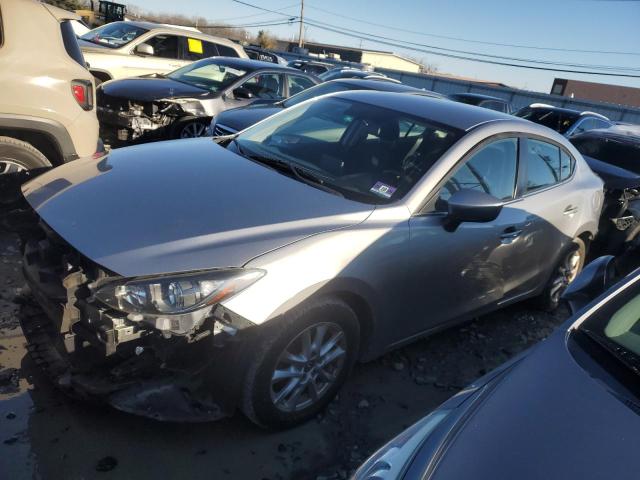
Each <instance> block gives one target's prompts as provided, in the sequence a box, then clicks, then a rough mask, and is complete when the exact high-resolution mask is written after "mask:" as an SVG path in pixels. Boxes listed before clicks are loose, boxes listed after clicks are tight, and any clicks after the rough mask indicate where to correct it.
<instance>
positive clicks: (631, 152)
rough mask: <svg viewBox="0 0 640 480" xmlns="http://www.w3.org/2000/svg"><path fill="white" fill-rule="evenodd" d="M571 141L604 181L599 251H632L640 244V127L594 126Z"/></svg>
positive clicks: (597, 250)
mask: <svg viewBox="0 0 640 480" xmlns="http://www.w3.org/2000/svg"><path fill="white" fill-rule="evenodd" d="M570 141H571V143H573V145H574V146H575V147H576V149H577V150H578V151H579V152H580V153H581V154H582V156H583V157H584V159H585V160H586V162H587V164H588V165H589V167H591V170H593V171H594V172H595V173H596V174H597V175H598V176H599V177H600V178H602V180H603V181H604V187H605V201H604V208H603V209H602V219H601V221H600V227H599V233H598V237H597V239H598V245H597V246H598V247H599V248H597V249H596V252H598V253H600V254H611V255H624V254H625V253H630V252H628V251H629V250H632V249H635V248H637V247H638V245H637V244H638V240H639V238H638V234H639V233H640V129H639V128H638V127H634V126H614V127H610V128H607V129H605V130H590V131H588V132H585V133H582V134H579V135H574V136H572V137H571V139H570Z"/></svg>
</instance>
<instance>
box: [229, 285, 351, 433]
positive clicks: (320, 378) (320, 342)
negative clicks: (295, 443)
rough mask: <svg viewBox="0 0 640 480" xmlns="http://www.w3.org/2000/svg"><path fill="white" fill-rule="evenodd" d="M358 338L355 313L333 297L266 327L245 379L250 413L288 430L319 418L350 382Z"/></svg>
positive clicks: (259, 420)
mask: <svg viewBox="0 0 640 480" xmlns="http://www.w3.org/2000/svg"><path fill="white" fill-rule="evenodd" d="M358 338H359V328H358V321H357V318H356V315H355V314H354V312H353V310H351V308H349V306H348V305H347V304H346V303H344V302H342V301H341V300H338V299H330V298H327V299H323V300H319V301H316V302H314V303H312V304H310V305H307V306H305V307H304V308H300V309H299V310H297V311H295V312H293V313H292V314H291V315H288V318H285V319H283V321H282V323H279V324H277V325H274V326H272V328H269V327H266V328H265V336H264V338H263V337H261V338H260V342H259V347H258V350H257V352H256V354H255V358H254V360H253V362H252V364H251V366H250V367H249V370H248V373H247V377H246V380H245V388H244V398H243V406H242V409H243V411H244V413H245V415H247V417H249V418H250V419H251V420H252V421H253V422H255V423H257V424H258V425H261V426H264V427H267V428H287V427H291V426H293V425H296V424H298V423H301V422H304V421H305V420H308V419H310V418H312V417H313V416H315V415H316V414H317V413H318V412H319V411H320V410H322V409H323V408H324V407H325V406H326V405H327V404H328V403H329V402H330V401H331V399H332V398H333V397H334V396H335V394H336V393H337V392H338V390H339V389H340V387H341V386H342V384H343V383H344V381H345V380H346V378H347V376H348V374H349V372H350V370H351V368H352V367H353V364H354V363H355V360H356V356H357V351H358Z"/></svg>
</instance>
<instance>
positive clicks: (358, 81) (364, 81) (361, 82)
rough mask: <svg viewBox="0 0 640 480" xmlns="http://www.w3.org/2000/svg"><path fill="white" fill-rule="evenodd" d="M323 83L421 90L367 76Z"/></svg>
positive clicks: (395, 90) (367, 87) (384, 89)
mask: <svg viewBox="0 0 640 480" xmlns="http://www.w3.org/2000/svg"><path fill="white" fill-rule="evenodd" d="M325 83H340V84H342V85H353V86H359V87H362V88H363V89H368V90H379V91H385V92H422V91H428V90H422V89H420V88H416V87H411V86H409V85H405V84H403V83H393V82H381V81H380V80H373V79H369V78H336V79H334V80H329V81H327V82H325Z"/></svg>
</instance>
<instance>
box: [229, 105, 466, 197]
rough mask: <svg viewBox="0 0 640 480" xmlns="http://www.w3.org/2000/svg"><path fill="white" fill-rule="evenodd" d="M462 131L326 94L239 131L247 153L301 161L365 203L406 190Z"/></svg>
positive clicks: (295, 162)
mask: <svg viewBox="0 0 640 480" xmlns="http://www.w3.org/2000/svg"><path fill="white" fill-rule="evenodd" d="M462 134H463V133H462V132H459V131H457V130H454V129H451V128H450V127H442V126H438V125H435V124H432V123H430V122H429V121H427V120H424V119H420V118H414V117H410V116H408V115H406V114H404V113H401V112H397V111H394V110H389V109H386V108H382V107H377V106H373V105H370V104H366V103H360V102H356V101H353V100H347V99H344V98H335V97H325V98H319V99H317V100H316V101H314V102H308V103H305V104H301V105H298V106H296V107H293V108H290V109H287V110H285V111H283V112H282V113H280V114H278V115H275V116H273V117H271V118H269V119H267V120H264V121H263V122H261V123H259V124H256V125H255V126H253V127H250V128H249V129H247V130H245V131H244V132H243V133H241V134H240V135H239V136H238V137H237V139H236V142H237V144H238V146H239V147H240V148H239V150H240V151H241V152H242V154H246V156H249V157H252V156H253V157H268V158H269V159H277V160H282V161H285V162H288V163H291V164H293V165H295V166H297V167H300V168H303V169H305V170H307V171H309V172H311V173H313V175H315V176H316V177H319V178H321V179H322V180H323V183H324V184H325V185H326V186H329V187H332V188H334V189H336V190H339V191H340V192H341V193H342V194H343V195H344V196H345V197H347V198H351V199H353V200H358V201H363V202H365V203H374V204H378V203H388V202H391V201H394V200H398V199H400V198H402V197H403V196H404V195H405V194H406V193H407V192H408V191H409V190H410V189H411V187H413V186H414V185H415V184H416V182H418V180H420V179H421V178H422V176H423V175H424V174H425V173H426V172H427V171H428V170H429V169H430V168H431V166H432V165H433V164H434V163H435V162H436V161H437V160H438V159H439V158H440V157H441V156H442V154H443V153H444V152H445V151H446V150H448V149H449V147H450V146H451V145H453V143H454V142H456V141H457V140H458V139H459V138H460V137H461V136H462Z"/></svg>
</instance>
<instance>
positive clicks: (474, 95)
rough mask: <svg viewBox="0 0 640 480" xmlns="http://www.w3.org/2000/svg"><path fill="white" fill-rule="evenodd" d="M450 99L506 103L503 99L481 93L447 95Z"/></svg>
mask: <svg viewBox="0 0 640 480" xmlns="http://www.w3.org/2000/svg"><path fill="white" fill-rule="evenodd" d="M449 97H451V98H475V99H478V100H495V101H498V102H502V103H508V102H507V100H505V99H504V98H499V97H492V96H491V95H484V94H482V93H472V92H461V93H452V94H451V95H449Z"/></svg>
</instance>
